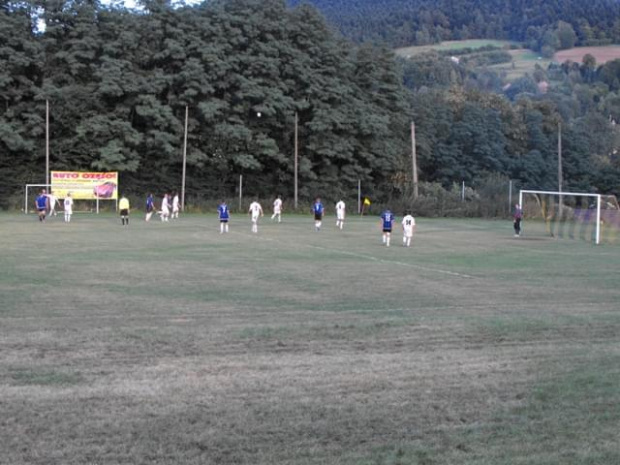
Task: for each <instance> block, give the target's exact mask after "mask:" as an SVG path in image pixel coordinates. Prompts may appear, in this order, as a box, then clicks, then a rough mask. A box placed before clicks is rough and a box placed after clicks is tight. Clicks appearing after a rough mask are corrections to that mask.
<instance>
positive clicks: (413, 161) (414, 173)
mask: <svg viewBox="0 0 620 465" xmlns="http://www.w3.org/2000/svg"><path fill="white" fill-rule="evenodd" d="M411 165H412V166H411V169H412V173H411V174H412V180H413V199H414V200H415V199H417V198H418V160H417V153H416V150H415V123H414V122H413V121H412V122H411Z"/></svg>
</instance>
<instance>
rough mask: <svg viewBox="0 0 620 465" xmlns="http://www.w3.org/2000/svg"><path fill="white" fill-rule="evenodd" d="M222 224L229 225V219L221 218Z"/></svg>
mask: <svg viewBox="0 0 620 465" xmlns="http://www.w3.org/2000/svg"><path fill="white" fill-rule="evenodd" d="M220 223H228V218H226V219H223V218H220Z"/></svg>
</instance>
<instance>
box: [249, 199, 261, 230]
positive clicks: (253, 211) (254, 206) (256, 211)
mask: <svg viewBox="0 0 620 465" xmlns="http://www.w3.org/2000/svg"><path fill="white" fill-rule="evenodd" d="M249 213H250V216H251V218H252V232H253V233H254V234H256V233H257V232H258V217H259V216H263V207H261V206H260V203H258V200H254V202H252V203H251V204H250V210H249Z"/></svg>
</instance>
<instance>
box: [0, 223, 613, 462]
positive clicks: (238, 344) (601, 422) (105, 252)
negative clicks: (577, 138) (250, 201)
mask: <svg viewBox="0 0 620 465" xmlns="http://www.w3.org/2000/svg"><path fill="white" fill-rule="evenodd" d="M119 223H120V222H119V220H118V218H117V217H116V216H112V215H100V216H95V215H75V217H74V220H73V222H72V223H70V224H64V223H63V222H62V221H61V217H60V216H58V217H55V218H53V219H52V220H50V221H48V222H47V223H45V224H40V223H39V222H38V221H37V219H36V218H35V216H34V215H17V214H0V230H1V231H2V241H0V302H1V303H0V444H2V454H1V455H0V463H2V464H11V465H24V464H40V465H44V464H45V465H53V464H58V465H60V464H62V465H71V464H75V465H77V464H98V465H112V464H114V465H120V464H154V463H158V464H195V465H198V464H201V465H204V464H252V465H256V464H265V465H267V464H270V465H272V464H296V465H297V464H302V465H304V464H306V465H310V464H312V465H314V464H316V465H318V464H346V465H349V464H351V465H353V464H359V465H370V464H427V465H428V464H437V465H439V464H480V465H482V464H485V465H487V464H488V465H490V464H514V465H516V464H526V463H527V464H528V465H543V464H544V465H552V464H557V465H570V464H594V463H597V464H617V463H620V441H618V424H620V389H619V388H618V386H620V336H619V335H620V311H619V306H618V302H619V301H620V288H619V285H618V271H619V266H620V265H619V264H620V246H618V245H609V244H605V245H601V246H595V245H593V244H592V243H591V242H585V241H581V240H569V239H553V238H550V237H547V236H546V235H545V234H544V227H543V226H542V225H540V224H538V223H534V222H526V223H525V235H524V236H523V237H520V238H515V237H513V235H512V224H511V222H510V221H483V220H456V219H455V220H452V219H425V218H418V233H417V234H416V236H415V238H414V244H413V246H412V247H411V248H404V247H402V246H401V235H400V232H399V231H398V228H397V232H396V233H395V235H394V238H393V240H392V246H391V247H389V248H387V247H385V246H383V245H382V244H381V240H380V237H381V236H380V235H381V233H380V230H379V222H378V219H377V218H376V217H364V218H359V217H351V218H350V219H349V220H348V222H347V224H346V226H345V229H344V230H343V231H339V230H337V229H336V228H335V224H334V223H335V220H334V218H333V217H328V218H327V219H326V220H325V222H324V225H323V229H322V230H321V231H320V232H316V231H315V230H314V226H313V220H312V219H311V218H310V216H309V215H308V216H287V215H284V217H283V222H282V223H281V224H276V223H272V222H270V221H269V217H268V215H267V214H266V215H265V217H264V218H263V219H262V221H261V224H260V227H259V228H260V229H259V234H258V235H253V234H251V233H250V224H249V220H248V218H247V216H243V215H235V216H233V217H232V220H231V232H230V233H229V234H225V235H220V234H219V233H218V222H217V219H216V218H215V215H187V216H184V217H182V218H181V219H180V220H179V221H177V222H171V223H161V222H151V223H145V222H144V221H143V219H142V217H141V216H140V214H139V213H136V214H134V215H133V218H132V223H131V224H130V226H129V227H122V226H121V225H120V224H119Z"/></svg>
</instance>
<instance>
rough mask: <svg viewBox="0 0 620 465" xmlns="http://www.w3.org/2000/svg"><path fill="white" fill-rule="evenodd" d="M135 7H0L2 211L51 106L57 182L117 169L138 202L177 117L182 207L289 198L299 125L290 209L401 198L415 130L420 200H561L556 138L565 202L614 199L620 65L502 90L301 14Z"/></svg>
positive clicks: (554, 70)
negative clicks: (356, 40)
mask: <svg viewBox="0 0 620 465" xmlns="http://www.w3.org/2000/svg"><path fill="white" fill-rule="evenodd" d="M455 3H456V2H455ZM592 3H596V2H592ZM142 4H143V6H144V8H143V9H142V10H139V11H133V10H127V9H124V8H122V7H120V6H118V5H116V6H104V5H102V4H100V3H99V2H97V1H94V0H72V1H70V0H48V1H46V2H44V5H45V8H41V7H40V2H37V1H35V0H32V1H20V2H6V1H5V2H2V3H1V5H2V7H1V9H0V105H1V106H0V202H2V203H1V206H2V207H8V206H10V205H13V206H15V205H18V204H19V201H20V200H21V194H22V187H23V185H24V184H25V183H37V182H39V183H40V182H43V181H44V178H45V173H44V163H45V107H46V101H48V102H49V105H50V131H51V143H50V151H51V156H50V158H51V168H52V169H55V170H65V169H66V170H118V171H120V173H121V174H120V175H121V180H120V181H121V187H122V189H124V190H125V192H127V193H129V194H134V195H139V196H142V195H143V194H144V193H145V192H146V191H147V190H153V191H155V192H161V191H163V190H169V189H178V188H179V186H180V179H181V168H182V152H183V142H184V141H183V136H184V124H185V109H186V107H187V108H188V111H189V120H188V122H189V124H188V181H187V201H188V203H192V202H197V201H198V200H199V199H205V198H215V197H231V196H234V195H235V186H236V183H237V181H238V178H239V175H241V174H242V175H243V176H244V180H245V184H246V186H247V187H246V189H245V190H244V192H245V193H246V194H247V195H259V196H268V197H272V196H274V195H275V194H276V193H280V194H282V195H283V196H285V198H286V197H288V198H290V197H291V196H292V189H293V187H292V186H293V182H292V179H293V160H292V159H293V153H294V127H295V114H297V115H298V118H299V119H298V121H299V126H298V127H299V153H300V168H299V183H300V198H301V199H310V198H311V197H312V196H314V195H316V194H321V195H322V196H324V197H325V198H327V199H332V198H335V197H337V196H340V195H345V196H350V195H353V193H354V192H355V188H356V186H357V182H358V180H361V181H362V184H363V185H364V187H365V192H367V193H369V194H371V195H372V196H373V197H374V198H376V199H377V200H378V201H387V200H390V199H395V198H406V197H407V196H409V195H410V194H411V176H410V173H411V158H410V156H411V145H410V144H411V142H410V132H409V126H410V122H411V121H415V123H416V127H417V152H418V158H419V163H418V166H419V175H420V181H421V182H422V183H424V184H425V185H427V186H429V189H430V190H429V192H433V191H432V189H431V187H432V186H436V188H438V189H447V190H449V189H451V186H453V185H455V184H460V183H461V182H462V181H465V182H466V183H467V184H468V185H469V186H473V187H476V188H479V189H483V188H484V186H486V185H489V184H490V183H491V181H492V180H497V179H503V180H507V179H508V178H510V179H513V180H515V181H517V182H519V183H520V184H521V185H522V186H526V187H531V188H547V189H552V188H555V187H556V186H557V168H556V163H557V138H558V128H559V125H560V124H561V126H562V137H563V158H564V176H565V184H564V186H565V189H579V190H587V191H599V192H603V193H612V194H618V193H619V192H618V191H619V189H620V185H619V184H620V182H619V181H620V171H619V166H620V161H619V160H618V157H617V147H618V146H619V145H620V143H619V140H618V130H617V128H616V125H615V121H616V120H620V62H610V63H607V64H605V65H603V66H599V65H597V64H596V62H595V61H593V59H588V60H584V63H572V64H570V63H567V64H562V65H557V66H554V67H551V68H549V69H542V68H540V67H539V68H538V69H537V70H536V72H535V73H534V74H533V75H532V76H527V75H526V76H524V77H523V78H521V79H518V80H517V81H515V82H512V83H506V82H505V80H503V78H502V77H501V76H498V75H497V74H495V73H494V72H493V71H489V70H484V69H482V70H473V69H469V68H467V67H464V66H462V65H460V64H457V63H454V62H453V61H451V60H450V58H449V57H447V56H441V55H438V54H433V53H431V54H428V55H421V56H419V57H417V58H415V59H411V60H406V61H401V60H398V59H396V57H395V56H394V54H393V52H392V51H391V50H390V49H388V48H386V47H385V46H381V45H371V44H368V43H366V44H361V45H353V44H352V43H351V42H349V41H347V40H345V39H343V38H342V37H341V36H340V35H339V34H338V33H336V32H334V31H333V30H332V29H331V28H330V27H329V25H328V23H327V22H326V20H325V19H324V17H323V16H322V15H321V14H320V13H319V12H318V11H317V10H316V9H315V8H313V7H312V6H308V5H300V6H297V7H295V8H290V7H288V6H287V5H286V3H285V1H284V0H217V1H211V2H207V3H203V4H202V5H198V6H193V7H182V8H173V7H172V6H171V4H170V3H169V2H167V1H164V0H148V1H144V2H142ZM604 17H605V20H606V21H612V22H613V20H614V19H613V18H611V17H610V16H609V15H608V14H607V13H606V14H605V15H604ZM39 19H40V20H41V21H43V22H44V23H45V27H44V28H41V27H39V26H38V25H37V21H38V20H39ZM541 83H551V86H550V87H549V88H548V89H547V88H543V87H542V86H541ZM431 183H433V184H431ZM433 188H434V187H433Z"/></svg>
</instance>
